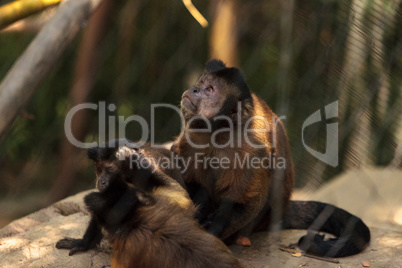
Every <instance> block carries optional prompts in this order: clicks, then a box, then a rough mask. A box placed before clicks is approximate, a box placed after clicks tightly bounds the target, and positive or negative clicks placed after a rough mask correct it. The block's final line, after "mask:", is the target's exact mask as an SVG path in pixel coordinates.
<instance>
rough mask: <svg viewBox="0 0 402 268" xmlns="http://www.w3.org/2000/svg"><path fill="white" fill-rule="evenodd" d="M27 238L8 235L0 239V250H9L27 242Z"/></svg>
mask: <svg viewBox="0 0 402 268" xmlns="http://www.w3.org/2000/svg"><path fill="white" fill-rule="evenodd" d="M27 242H28V240H27V239H23V238H20V237H8V238H3V239H1V240H0V252H2V251H3V250H7V251H11V250H12V249H16V248H20V247H22V246H25V245H26V244H27Z"/></svg>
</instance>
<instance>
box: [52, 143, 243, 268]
mask: <svg viewBox="0 0 402 268" xmlns="http://www.w3.org/2000/svg"><path fill="white" fill-rule="evenodd" d="M118 144H122V141H121V140H120V141H119V140H117V141H113V142H111V143H109V146H107V147H105V148H100V147H94V148H90V149H89V150H88V157H89V158H90V159H91V160H93V161H94V162H95V167H96V175H97V182H96V187H97V189H98V191H99V192H92V193H90V194H88V195H87V196H85V198H84V201H85V204H86V205H87V207H88V210H89V211H90V213H91V220H90V222H89V225H88V228H87V230H86V232H85V234H84V237H83V238H82V239H73V238H64V239H61V240H60V241H58V242H57V244H56V248H59V249H70V252H69V255H73V254H74V253H76V252H80V251H86V250H88V249H90V248H93V247H95V245H96V244H98V243H99V242H100V240H101V239H102V231H103V232H104V233H106V237H107V238H108V240H109V241H110V242H111V244H112V247H113V253H112V259H111V266H112V267H241V264H240V262H239V261H238V260H237V259H236V258H235V257H234V256H233V255H232V254H231V252H230V250H229V249H228V248H227V247H226V245H225V244H224V243H223V242H222V241H221V240H219V239H218V238H216V237H215V236H213V235H211V234H209V233H207V232H206V231H204V230H203V229H202V228H201V226H200V225H199V224H198V223H197V221H196V220H195V219H194V215H195V213H196V208H195V206H194V205H193V203H192V201H191V199H190V198H189V196H188V194H187V192H186V190H185V189H184V188H183V187H182V185H183V182H182V180H181V177H180V172H178V171H177V170H173V169H170V170H166V169H161V168H160V167H159V166H157V164H156V163H157V162H156V161H158V159H160V158H162V157H168V156H169V154H170V152H169V151H168V150H166V149H153V148H151V147H150V146H149V145H144V146H141V147H138V146H135V145H134V144H129V143H127V142H125V144H126V146H120V147H118ZM133 162H135V163H134V164H133ZM168 174H169V175H168Z"/></svg>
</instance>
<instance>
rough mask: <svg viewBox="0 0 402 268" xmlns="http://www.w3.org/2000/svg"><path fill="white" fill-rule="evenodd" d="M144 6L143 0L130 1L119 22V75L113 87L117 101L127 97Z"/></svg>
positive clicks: (117, 64)
mask: <svg viewBox="0 0 402 268" xmlns="http://www.w3.org/2000/svg"><path fill="white" fill-rule="evenodd" d="M141 4H142V0H128V1H127V2H126V4H125V5H124V7H123V8H122V14H121V16H120V21H119V44H118V49H117V55H116V70H118V71H119V73H118V74H117V76H116V81H115V84H114V86H113V96H114V99H115V100H117V99H118V98H119V96H126V95H127V92H128V89H129V78H130V77H131V76H132V73H130V61H131V60H132V57H131V54H132V49H133V46H132V45H133V40H134V32H135V26H136V18H137V15H138V12H139V9H140V6H141Z"/></svg>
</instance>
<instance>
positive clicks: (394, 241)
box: [378, 237, 402, 248]
mask: <svg viewBox="0 0 402 268" xmlns="http://www.w3.org/2000/svg"><path fill="white" fill-rule="evenodd" d="M378 245H379V246H378V247H388V248H389V247H401V246H402V239H401V238H400V237H382V238H380V239H378Z"/></svg>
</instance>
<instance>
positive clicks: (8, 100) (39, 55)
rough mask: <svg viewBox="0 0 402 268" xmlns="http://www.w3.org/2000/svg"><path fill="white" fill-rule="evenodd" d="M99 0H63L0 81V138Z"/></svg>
mask: <svg viewBox="0 0 402 268" xmlns="http://www.w3.org/2000/svg"><path fill="white" fill-rule="evenodd" d="M102 1H103V0H79V1H76V0H65V1H63V2H62V3H61V5H60V7H59V8H58V10H57V12H56V14H55V15H54V17H53V18H52V19H51V20H50V21H49V22H48V23H47V24H46V25H45V27H44V28H43V29H42V31H41V32H40V33H39V34H38V35H37V36H36V37H35V39H34V40H33V41H32V42H31V44H30V45H29V47H28V48H27V49H26V50H25V52H24V53H23V55H22V56H20V58H19V59H18V60H17V61H16V62H15V63H14V65H13V67H12V69H11V70H10V71H9V72H8V74H7V75H6V77H5V78H4V80H3V82H2V83H1V84H0V139H1V138H2V137H3V135H4V133H5V131H6V130H7V129H8V128H9V126H10V125H11V123H12V122H13V121H14V119H15V117H16V116H17V114H18V113H19V112H20V110H21V108H22V107H24V106H25V104H26V103H27V102H28V101H29V99H30V98H31V96H32V94H33V93H34V92H35V90H36V89H37V87H38V86H39V84H40V82H41V81H42V79H43V78H44V77H45V76H46V75H47V74H48V72H49V71H50V70H51V69H52V68H53V66H54V64H55V63H56V61H57V60H58V59H59V57H60V55H61V54H62V52H63V51H64V50H65V48H66V47H67V45H68V44H69V43H70V41H71V40H72V39H73V37H74V36H75V35H76V34H77V32H78V31H79V29H80V28H81V27H82V26H83V25H84V23H85V22H86V21H87V19H88V17H89V16H90V14H91V13H92V12H93V11H94V10H95V9H96V8H97V7H98V6H99V4H100V3H101V2H102Z"/></svg>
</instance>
